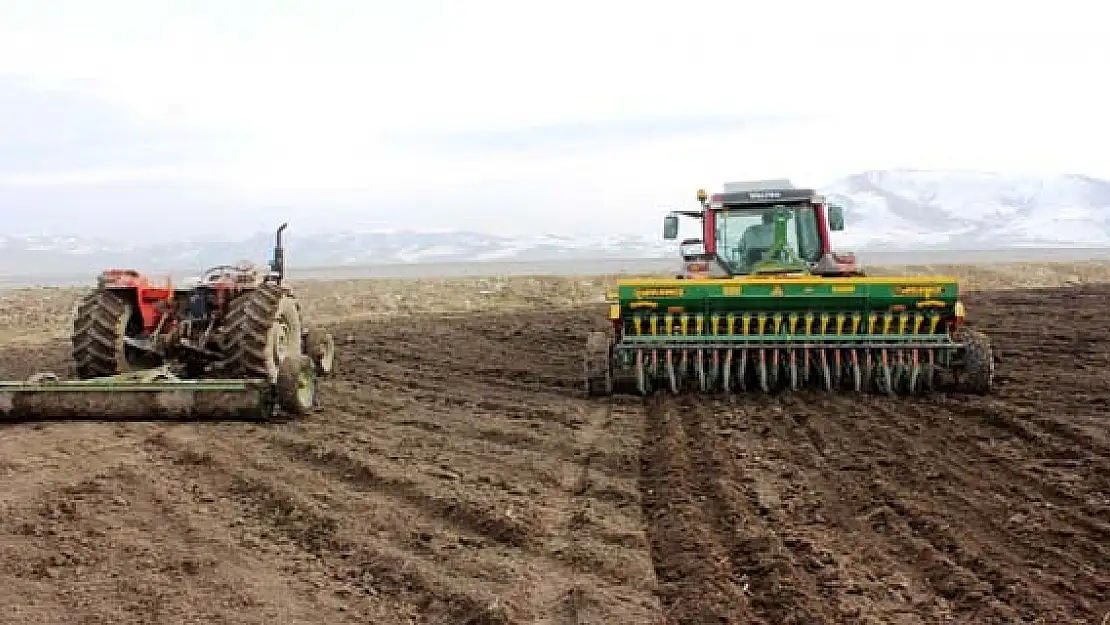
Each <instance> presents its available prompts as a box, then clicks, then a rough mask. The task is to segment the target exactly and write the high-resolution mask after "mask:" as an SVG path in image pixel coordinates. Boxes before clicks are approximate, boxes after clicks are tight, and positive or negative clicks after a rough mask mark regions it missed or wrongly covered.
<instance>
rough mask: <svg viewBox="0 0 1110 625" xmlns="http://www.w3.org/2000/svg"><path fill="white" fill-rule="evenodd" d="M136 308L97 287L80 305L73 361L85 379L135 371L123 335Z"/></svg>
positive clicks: (75, 318)
mask: <svg viewBox="0 0 1110 625" xmlns="http://www.w3.org/2000/svg"><path fill="white" fill-rule="evenodd" d="M132 314H133V308H132V306H131V305H130V304H128V303H127V301H126V300H124V299H123V298H122V297H120V296H118V295H116V294H115V293H112V292H111V291H106V290H99V289H98V290H95V291H93V292H91V293H89V294H88V295H86V296H85V297H83V298H82V299H81V300H80V302H78V304H77V311H76V315H75V317H74V320H73V335H72V337H71V341H72V343H73V362H74V364H75V365H76V368H77V377H78V378H80V379H82V380H87V379H89V378H100V377H106V376H112V375H118V374H120V373H126V372H128V371H131V370H132V368H133V367H132V363H131V362H129V361H128V354H127V346H126V344H125V343H124V338H125V337H126V336H127V327H128V325H129V324H130V322H131V318H132Z"/></svg>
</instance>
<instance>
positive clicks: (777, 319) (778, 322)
mask: <svg viewBox="0 0 1110 625" xmlns="http://www.w3.org/2000/svg"><path fill="white" fill-rule="evenodd" d="M771 319H772V321H771V323H772V324H774V325H772V326H771V327H773V328H774V329H775V334H778V333H779V330H780V329H781V328H782V314H781V313H775V314H774V316H773V317H771Z"/></svg>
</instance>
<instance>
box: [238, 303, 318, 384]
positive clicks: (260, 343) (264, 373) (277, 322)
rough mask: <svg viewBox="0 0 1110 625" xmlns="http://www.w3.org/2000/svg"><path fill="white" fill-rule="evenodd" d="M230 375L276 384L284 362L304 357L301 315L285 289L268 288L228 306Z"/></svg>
mask: <svg viewBox="0 0 1110 625" xmlns="http://www.w3.org/2000/svg"><path fill="white" fill-rule="evenodd" d="M221 334H222V337H221V348H222V349H223V351H224V353H225V354H226V355H227V361H228V367H227V371H228V372H229V373H230V374H232V375H233V376H235V377H239V378H264V379H266V380H268V381H269V382H270V383H276V382H277V379H278V371H279V367H280V365H281V361H282V360H284V359H285V358H287V357H289V356H300V355H301V315H300V310H299V309H298V307H297V302H296V300H294V299H293V298H292V297H290V296H289V295H287V294H285V293H284V291H283V290H282V289H281V287H278V286H273V285H264V286H261V287H259V288H258V289H256V290H253V291H249V292H247V293H243V294H242V295H240V296H239V297H237V298H235V299H234V300H233V301H232V302H231V304H230V305H229V306H228V311H227V316H226V317H225V320H224V331H223V332H222V333H221Z"/></svg>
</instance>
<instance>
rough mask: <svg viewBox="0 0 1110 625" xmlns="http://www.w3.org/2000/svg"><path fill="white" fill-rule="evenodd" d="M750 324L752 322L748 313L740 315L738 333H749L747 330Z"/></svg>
mask: <svg viewBox="0 0 1110 625" xmlns="http://www.w3.org/2000/svg"><path fill="white" fill-rule="evenodd" d="M751 324H752V319H751V317H749V316H748V315H744V316H743V317H741V318H740V333H741V334H748V333H749V332H748V331H749V330H750V329H751Z"/></svg>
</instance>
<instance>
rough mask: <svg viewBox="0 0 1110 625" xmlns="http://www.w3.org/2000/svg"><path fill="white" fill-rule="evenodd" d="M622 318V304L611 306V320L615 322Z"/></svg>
mask: <svg viewBox="0 0 1110 625" xmlns="http://www.w3.org/2000/svg"><path fill="white" fill-rule="evenodd" d="M620 318H621V305H620V304H609V319H610V320H613V319H620Z"/></svg>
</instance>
